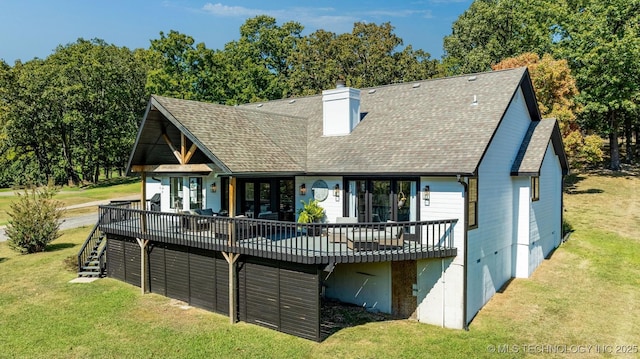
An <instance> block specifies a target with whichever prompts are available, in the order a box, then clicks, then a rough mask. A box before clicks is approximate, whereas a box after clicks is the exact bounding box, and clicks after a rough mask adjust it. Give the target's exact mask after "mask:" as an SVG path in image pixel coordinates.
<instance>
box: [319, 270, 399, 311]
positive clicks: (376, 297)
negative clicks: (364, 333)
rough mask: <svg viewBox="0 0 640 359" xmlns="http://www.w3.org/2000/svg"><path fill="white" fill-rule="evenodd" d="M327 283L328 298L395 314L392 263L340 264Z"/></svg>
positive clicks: (326, 292) (325, 283)
mask: <svg viewBox="0 0 640 359" xmlns="http://www.w3.org/2000/svg"><path fill="white" fill-rule="evenodd" d="M324 285H325V295H326V296H327V298H332V299H337V300H339V301H341V302H345V303H352V304H356V305H359V306H362V307H364V308H368V309H375V310H379V311H381V312H383V313H391V262H382V263H350V264H338V265H336V267H335V268H334V270H333V272H332V273H331V274H330V275H329V278H328V279H327V280H326V281H325V282H324Z"/></svg>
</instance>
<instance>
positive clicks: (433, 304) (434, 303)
mask: <svg viewBox="0 0 640 359" xmlns="http://www.w3.org/2000/svg"><path fill="white" fill-rule="evenodd" d="M425 186H429V190H430V193H431V195H430V201H429V204H428V205H426V204H425V201H424V197H423V194H424V192H423V191H424V188H425ZM419 188H420V197H419V202H418V203H419V204H420V220H422V221H430V220H441V219H458V223H457V224H456V226H455V227H454V232H453V233H454V246H455V247H456V248H457V249H458V255H457V256H456V257H455V258H446V259H428V260H419V261H417V266H418V268H417V270H418V274H417V280H418V283H417V285H418V311H417V317H418V320H419V321H420V322H424V323H429V324H434V325H441V326H444V327H447V328H456V329H460V328H462V327H463V319H462V317H463V315H462V311H463V303H464V302H463V275H464V270H463V265H464V228H465V218H464V187H463V186H462V185H461V184H460V183H458V181H457V179H456V178H455V177H448V178H442V177H423V178H421V179H420V187H419ZM443 270H444V272H443Z"/></svg>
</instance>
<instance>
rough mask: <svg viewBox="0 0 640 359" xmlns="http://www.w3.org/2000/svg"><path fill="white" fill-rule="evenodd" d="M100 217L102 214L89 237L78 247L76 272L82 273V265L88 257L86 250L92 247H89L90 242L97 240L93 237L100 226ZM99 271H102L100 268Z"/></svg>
mask: <svg viewBox="0 0 640 359" xmlns="http://www.w3.org/2000/svg"><path fill="white" fill-rule="evenodd" d="M102 217H104V214H102V216H100V218H98V221H97V222H96V224H95V225H94V226H93V229H92V230H91V233H89V236H88V237H87V239H86V240H85V241H84V244H82V247H80V251H78V272H81V271H82V266H83V265H84V263H85V262H86V261H87V258H88V257H89V256H88V255H87V253H86V252H87V248H92V247H93V246H91V247H89V243H90V242H91V243H95V241H96V240H97V239H95V236H94V235H95V233H96V231H97V230H98V227H99V226H100V222H101V220H102ZM98 237H99V236H98ZM101 264H102V263H101ZM100 270H102V268H100Z"/></svg>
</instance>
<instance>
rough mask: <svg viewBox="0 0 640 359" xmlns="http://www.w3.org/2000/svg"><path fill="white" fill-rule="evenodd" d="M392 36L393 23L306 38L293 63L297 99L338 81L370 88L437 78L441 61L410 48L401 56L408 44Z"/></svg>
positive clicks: (359, 25)
mask: <svg viewBox="0 0 640 359" xmlns="http://www.w3.org/2000/svg"><path fill="white" fill-rule="evenodd" d="M393 30H394V28H393V26H391V24H390V23H383V24H381V25H377V24H366V23H355V24H354V27H353V31H352V32H351V33H345V34H341V35H336V34H334V33H332V32H327V31H324V30H318V31H316V32H314V33H312V34H310V35H309V36H307V37H305V38H303V39H302V41H300V43H299V46H298V51H296V52H295V53H294V54H293V55H292V57H291V66H292V71H291V75H290V77H289V83H290V87H291V91H292V93H293V94H295V95H305V94H314V93H318V92H320V91H322V90H326V89H329V88H333V87H334V86H335V82H336V81H337V80H339V79H341V80H344V81H346V83H347V85H349V86H354V87H370V86H379V85H386V84H390V83H396V82H404V81H413V80H419V79H427V78H431V77H434V76H436V75H437V73H438V69H437V65H438V61H437V60H431V59H430V55H429V54H428V53H426V52H424V51H422V50H414V49H413V48H412V47H411V46H407V47H405V48H404V49H403V50H401V51H399V50H398V47H399V46H401V45H402V44H403V41H402V39H401V38H400V37H398V36H397V35H396V34H395V33H394V32H393Z"/></svg>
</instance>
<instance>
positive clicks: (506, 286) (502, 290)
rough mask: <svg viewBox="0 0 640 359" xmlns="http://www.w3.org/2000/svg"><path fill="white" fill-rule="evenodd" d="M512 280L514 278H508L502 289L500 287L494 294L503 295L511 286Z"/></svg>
mask: <svg viewBox="0 0 640 359" xmlns="http://www.w3.org/2000/svg"><path fill="white" fill-rule="evenodd" d="M514 279H515V278H509V280H508V281H506V282H505V283H504V284H503V285H502V287H500V289H498V290H497V291H496V292H497V293H504V292H505V291H506V290H507V288H509V285H510V284H511V282H513V280H514Z"/></svg>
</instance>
